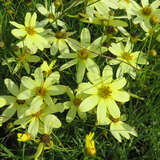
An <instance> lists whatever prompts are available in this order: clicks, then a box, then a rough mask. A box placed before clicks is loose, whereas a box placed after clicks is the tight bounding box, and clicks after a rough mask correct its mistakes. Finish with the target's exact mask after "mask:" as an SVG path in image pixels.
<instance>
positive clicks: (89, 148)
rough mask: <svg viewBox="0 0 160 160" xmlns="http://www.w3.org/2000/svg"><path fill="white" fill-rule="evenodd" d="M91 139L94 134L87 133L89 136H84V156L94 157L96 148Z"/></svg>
mask: <svg viewBox="0 0 160 160" xmlns="http://www.w3.org/2000/svg"><path fill="white" fill-rule="evenodd" d="M93 137H94V132H89V134H86V139H85V151H86V154H87V155H90V156H94V155H95V154H96V147H95V142H94V140H93Z"/></svg>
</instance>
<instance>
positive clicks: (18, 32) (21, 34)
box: [11, 29, 26, 38]
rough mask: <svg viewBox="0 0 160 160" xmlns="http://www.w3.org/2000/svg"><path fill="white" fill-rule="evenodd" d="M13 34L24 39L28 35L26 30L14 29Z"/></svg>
mask: <svg viewBox="0 0 160 160" xmlns="http://www.w3.org/2000/svg"><path fill="white" fill-rule="evenodd" d="M11 33H12V34H13V35H14V36H15V37H16V38H22V37H24V36H25V35H26V31H25V30H24V29H13V30H12V31H11Z"/></svg>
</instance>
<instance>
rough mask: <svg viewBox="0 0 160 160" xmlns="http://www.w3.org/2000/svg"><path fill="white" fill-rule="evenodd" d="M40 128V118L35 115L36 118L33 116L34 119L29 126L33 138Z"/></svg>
mask: <svg viewBox="0 0 160 160" xmlns="http://www.w3.org/2000/svg"><path fill="white" fill-rule="evenodd" d="M38 129H39V120H38V118H36V117H34V118H32V120H31V122H30V124H29V126H28V133H30V134H31V136H32V137H33V138H35V137H36V135H37V133H38Z"/></svg>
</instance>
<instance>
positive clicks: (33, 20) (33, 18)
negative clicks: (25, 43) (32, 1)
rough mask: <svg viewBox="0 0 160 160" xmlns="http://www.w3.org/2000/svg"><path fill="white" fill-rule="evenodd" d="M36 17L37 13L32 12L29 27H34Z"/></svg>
mask: <svg viewBox="0 0 160 160" xmlns="http://www.w3.org/2000/svg"><path fill="white" fill-rule="evenodd" d="M36 19H37V14H36V13H35V12H34V13H33V15H32V17H31V21H30V26H31V27H35V25H36Z"/></svg>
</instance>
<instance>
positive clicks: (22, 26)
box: [9, 21, 24, 29]
mask: <svg viewBox="0 0 160 160" xmlns="http://www.w3.org/2000/svg"><path fill="white" fill-rule="evenodd" d="M9 23H10V24H12V25H13V26H15V27H17V28H19V29H24V25H22V24H18V23H16V22H14V21H10V22H9Z"/></svg>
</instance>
